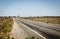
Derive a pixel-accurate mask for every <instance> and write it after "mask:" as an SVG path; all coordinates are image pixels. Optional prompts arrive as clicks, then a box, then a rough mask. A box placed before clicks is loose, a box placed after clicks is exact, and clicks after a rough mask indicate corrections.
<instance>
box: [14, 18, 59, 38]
mask: <svg viewBox="0 0 60 39" xmlns="http://www.w3.org/2000/svg"><path fill="white" fill-rule="evenodd" d="M15 20H16V21H18V22H21V23H23V24H24V25H26V26H27V27H29V28H31V29H32V30H35V31H36V32H37V33H39V34H41V35H43V36H44V37H46V38H47V39H60V26H58V25H52V24H46V23H40V22H35V21H31V20H24V19H18V18H15Z"/></svg>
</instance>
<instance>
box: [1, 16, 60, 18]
mask: <svg viewBox="0 0 60 39" xmlns="http://www.w3.org/2000/svg"><path fill="white" fill-rule="evenodd" d="M2 17H4V18H5V17H7V18H10V17H20V16H0V18H2ZM20 18H60V16H29V17H20Z"/></svg>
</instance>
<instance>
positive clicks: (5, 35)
mask: <svg viewBox="0 0 60 39" xmlns="http://www.w3.org/2000/svg"><path fill="white" fill-rule="evenodd" d="M12 25H13V19H12V18H6V17H1V18H0V39H10V32H11V30H12Z"/></svg>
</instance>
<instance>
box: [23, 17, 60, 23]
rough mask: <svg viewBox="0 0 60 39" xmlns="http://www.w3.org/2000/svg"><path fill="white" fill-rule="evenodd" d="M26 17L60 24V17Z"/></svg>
mask: <svg viewBox="0 0 60 39" xmlns="http://www.w3.org/2000/svg"><path fill="white" fill-rule="evenodd" d="M24 19H29V20H33V21H38V22H46V23H53V24H60V17H56V18H55V17H48V18H47V17H39V18H37V17H31V18H30V17H26V18H24Z"/></svg>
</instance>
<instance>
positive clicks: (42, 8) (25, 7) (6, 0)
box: [0, 0, 60, 16]
mask: <svg viewBox="0 0 60 39" xmlns="http://www.w3.org/2000/svg"><path fill="white" fill-rule="evenodd" d="M17 15H20V16H60V0H0V16H17Z"/></svg>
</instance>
